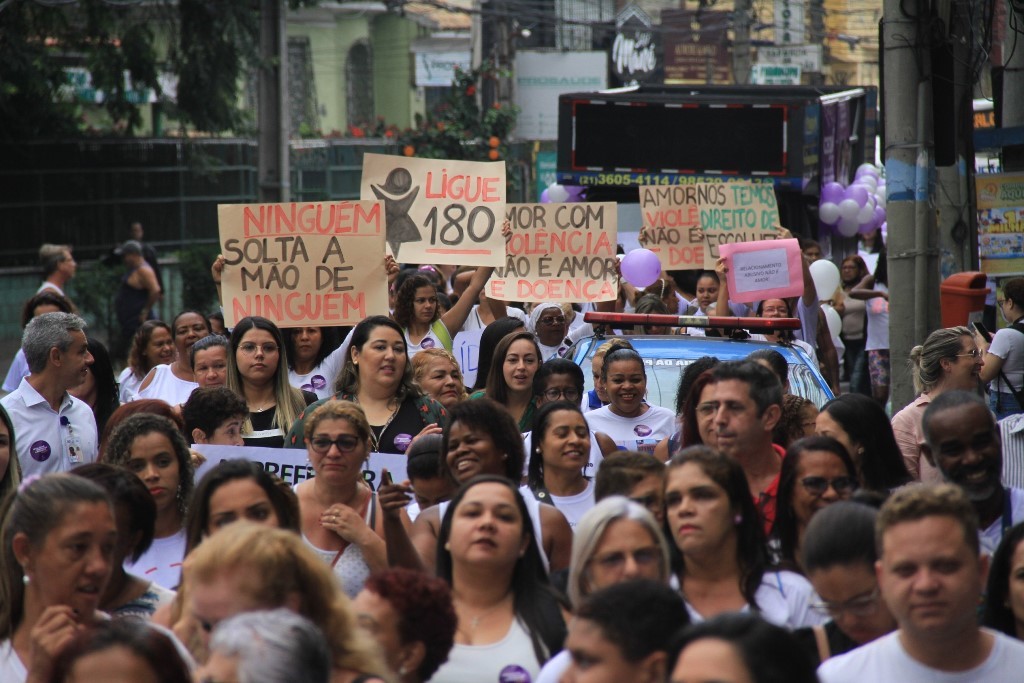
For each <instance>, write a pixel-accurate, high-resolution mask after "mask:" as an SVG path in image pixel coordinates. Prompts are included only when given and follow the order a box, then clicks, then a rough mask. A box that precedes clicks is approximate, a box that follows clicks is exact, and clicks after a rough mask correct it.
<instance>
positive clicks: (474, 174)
mask: <svg viewBox="0 0 1024 683" xmlns="http://www.w3.org/2000/svg"><path fill="white" fill-rule="evenodd" d="M359 196H360V198H362V199H374V200H377V199H379V200H381V201H382V202H384V214H385V217H386V221H387V243H388V247H389V249H390V251H391V254H392V255H393V256H394V257H395V259H396V260H397V261H399V262H402V263H444V264H451V265H474V266H500V265H503V264H504V262H505V238H504V237H502V235H501V217H502V216H503V215H504V213H505V162H504V161H495V162H489V161H487V162H485V161H450V160H439V159H416V158H413V157H399V156H389V155H385V154H366V155H364V156H363V178H362V184H361V185H360V187H359Z"/></svg>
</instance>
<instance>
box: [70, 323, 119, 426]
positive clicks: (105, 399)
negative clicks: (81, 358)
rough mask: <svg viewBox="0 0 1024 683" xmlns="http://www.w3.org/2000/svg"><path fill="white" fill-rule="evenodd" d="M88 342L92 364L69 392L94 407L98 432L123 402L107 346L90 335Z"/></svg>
mask: <svg viewBox="0 0 1024 683" xmlns="http://www.w3.org/2000/svg"><path fill="white" fill-rule="evenodd" d="M86 343H87V344H88V345H89V353H91V354H92V359H93V360H92V365H90V366H88V368H87V370H86V375H85V381H84V382H82V383H81V384H79V385H78V386H77V387H75V388H73V389H69V390H68V393H69V394H71V395H72V396H74V397H75V398H78V399H81V400H82V401H84V402H85V404H86V405H88V406H89V407H90V408H92V414H93V416H94V417H95V418H96V432H97V433H103V428H104V427H105V426H106V425H107V420H109V419H110V416H111V415H112V414H113V413H114V411H115V410H117V408H118V406H120V405H121V402H120V401H119V400H118V398H117V396H118V391H117V382H116V381H114V368H113V366H112V365H111V364H110V354H109V353H108V352H107V347H106V346H104V345H103V342H101V341H100V340H99V339H95V338H93V337H88V338H87V339H86Z"/></svg>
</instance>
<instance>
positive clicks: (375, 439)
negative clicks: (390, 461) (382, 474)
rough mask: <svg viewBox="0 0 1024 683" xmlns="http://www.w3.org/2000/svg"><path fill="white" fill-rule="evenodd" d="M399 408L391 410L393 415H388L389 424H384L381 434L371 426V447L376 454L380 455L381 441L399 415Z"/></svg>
mask: <svg viewBox="0 0 1024 683" xmlns="http://www.w3.org/2000/svg"><path fill="white" fill-rule="evenodd" d="M398 408H399V406H395V407H394V408H393V409H392V410H391V414H390V415H388V419H387V422H385V423H384V426H383V427H381V428H380V433H379V434H377V433H376V432H374V429H373V425H370V445H371V446H372V447H373V452H374V453H380V442H381V439H383V438H384V432H386V431H387V430H388V427H390V426H391V422H392V420H394V419H395V416H396V415H398Z"/></svg>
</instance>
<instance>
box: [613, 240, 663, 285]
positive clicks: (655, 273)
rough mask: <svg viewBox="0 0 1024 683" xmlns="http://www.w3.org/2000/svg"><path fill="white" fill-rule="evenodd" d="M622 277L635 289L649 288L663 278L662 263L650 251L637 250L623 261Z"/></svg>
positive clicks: (627, 255)
mask: <svg viewBox="0 0 1024 683" xmlns="http://www.w3.org/2000/svg"><path fill="white" fill-rule="evenodd" d="M621 270H622V277H624V278H626V282H628V283H630V284H631V285H633V286H634V287H648V286H650V285H653V284H654V283H655V282H657V281H658V278H659V277H661V261H660V260H658V255H657V254H655V253H654V252H653V251H651V250H650V249H635V250H633V251H631V252H629V253H628V254H626V255H625V256H624V257H623V259H622V267H621Z"/></svg>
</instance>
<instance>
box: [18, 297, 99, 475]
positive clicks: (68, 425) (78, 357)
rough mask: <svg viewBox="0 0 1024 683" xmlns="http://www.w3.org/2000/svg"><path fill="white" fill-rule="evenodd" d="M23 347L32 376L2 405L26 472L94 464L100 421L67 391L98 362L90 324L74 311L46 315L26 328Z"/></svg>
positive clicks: (36, 472)
mask: <svg viewBox="0 0 1024 683" xmlns="http://www.w3.org/2000/svg"><path fill="white" fill-rule="evenodd" d="M21 348H22V350H24V352H25V360H26V361H27V362H28V369H29V376H28V377H25V378H23V379H22V380H21V384H19V385H18V388H17V389H15V390H14V391H12V392H11V393H10V394H8V395H7V396H4V397H3V399H0V405H2V406H3V407H4V409H6V410H7V414H8V415H10V416H11V423H12V424H13V425H14V437H15V443H14V446H15V449H16V451H17V454H18V461H19V462H20V463H21V471H22V473H23V474H24V475H25V476H28V475H31V474H49V473H51V472H67V471H69V470H72V469H74V468H75V467H77V466H78V465H80V464H82V463H86V462H95V460H96V457H97V441H98V439H97V434H96V418H95V417H94V416H93V412H92V409H91V408H89V406H88V405H87V404H86V403H84V402H83V401H81V400H79V399H77V398H75V397H73V396H71V395H70V394H69V393H68V389H73V388H75V387H77V386H79V385H80V384H81V383H82V382H84V381H85V378H86V375H87V374H88V373H89V366H90V365H92V361H93V358H92V354H91V353H89V345H88V342H87V341H86V338H85V321H84V320H82V318H80V317H79V316H77V315H74V314H73V313H44V314H43V315H40V316H37V317H36V318H33V319H32V320H31V321H30V322H29V324H28V325H27V326H26V327H25V333H24V334H23V335H22V338H21Z"/></svg>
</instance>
